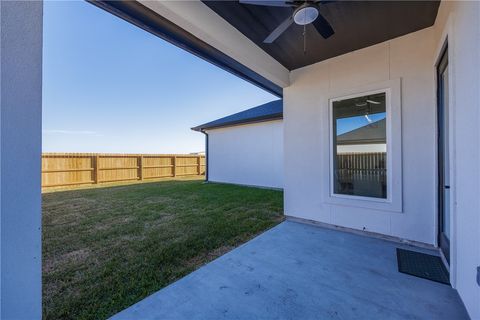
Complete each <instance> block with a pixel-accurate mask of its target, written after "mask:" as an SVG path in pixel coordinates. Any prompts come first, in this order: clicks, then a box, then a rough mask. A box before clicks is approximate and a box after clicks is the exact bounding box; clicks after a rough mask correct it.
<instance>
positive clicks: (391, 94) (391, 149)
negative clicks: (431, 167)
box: [325, 79, 403, 212]
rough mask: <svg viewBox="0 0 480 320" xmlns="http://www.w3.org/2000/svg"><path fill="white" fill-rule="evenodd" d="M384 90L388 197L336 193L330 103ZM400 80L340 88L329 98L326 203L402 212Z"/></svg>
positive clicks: (334, 153) (331, 109)
mask: <svg viewBox="0 0 480 320" xmlns="http://www.w3.org/2000/svg"><path fill="white" fill-rule="evenodd" d="M378 93H385V112H386V122H387V123H386V138H387V141H386V144H387V154H386V159H387V163H386V168H387V175H386V178H387V198H376V197H367V196H357V195H347V194H339V193H335V188H334V183H335V179H334V178H335V177H334V156H335V155H336V152H334V151H335V150H334V138H335V135H334V134H335V133H334V132H333V129H334V123H333V121H334V119H333V103H334V102H335V101H339V100H345V99H351V98H357V97H362V96H366V95H372V94H378ZM400 96H401V81H400V79H394V80H387V81H384V82H381V83H374V84H370V85H366V86H363V87H359V88H353V89H350V90H343V91H340V92H337V93H336V94H332V95H331V96H330V98H328V146H329V149H328V170H329V172H328V188H327V190H328V191H327V194H326V195H325V196H326V200H325V202H326V203H329V204H338V205H346V206H354V207H361V208H367V209H374V210H384V211H393V212H402V211H403V208H402V207H403V206H402V202H403V201H402V193H403V192H402V133H401V128H402V125H401V98H400Z"/></svg>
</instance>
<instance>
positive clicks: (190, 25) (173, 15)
mask: <svg viewBox="0 0 480 320" xmlns="http://www.w3.org/2000/svg"><path fill="white" fill-rule="evenodd" d="M139 2H140V3H141V4H142V5H144V6H145V7H147V8H149V9H151V10H153V11H154V12H156V13H157V14H159V15H161V16H162V17H164V18H166V19H168V20H169V21H171V22H172V23H174V24H176V25H177V26H179V27H180V28H182V29H184V30H185V31H187V32H189V33H191V34H192V35H194V36H195V37H197V38H198V39H200V40H202V41H204V42H206V43H208V44H209V45H211V46H212V47H214V48H216V49H217V50H219V51H221V52H223V53H224V54H226V55H228V56H230V57H231V58H233V59H235V60H236V61H238V62H239V63H241V64H243V65H244V66H246V67H248V68H249V69H251V70H253V71H254V72H256V73H258V74H259V75H261V76H263V77H264V78H266V79H268V80H270V81H271V82H273V83H275V84H276V85H278V86H280V87H282V88H285V87H288V86H289V85H290V72H289V70H288V69H287V68H285V67H284V66H282V65H281V64H280V63H279V62H278V61H277V60H275V59H274V58H272V57H271V56H270V55H268V54H267V53H266V52H265V51H263V50H262V49H261V48H260V47H258V46H257V45H256V44H255V43H254V42H253V41H251V40H250V39H248V38H247V37H246V36H244V35H243V34H242V33H241V32H240V31H238V30H237V29H235V28H234V27H233V26H232V25H231V24H230V23H228V22H227V21H225V20H224V19H223V18H222V17H220V16H219V15H218V14H216V13H215V12H214V11H213V10H212V9H210V8H209V7H207V6H206V5H205V4H204V3H202V2H201V1H200V0H192V1H159V0H155V1H152V0H139Z"/></svg>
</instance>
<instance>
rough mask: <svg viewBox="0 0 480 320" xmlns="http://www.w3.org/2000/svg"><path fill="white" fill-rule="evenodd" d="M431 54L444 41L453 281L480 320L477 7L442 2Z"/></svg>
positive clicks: (479, 55)
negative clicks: (446, 57) (447, 100)
mask: <svg viewBox="0 0 480 320" xmlns="http://www.w3.org/2000/svg"><path fill="white" fill-rule="evenodd" d="M434 27H435V28H434V29H435V41H436V43H435V53H434V57H435V58H436V57H438V55H439V54H440V50H441V48H442V46H443V44H444V43H445V41H446V40H447V39H448V58H449V83H450V92H449V99H450V103H449V105H450V128H451V132H450V137H449V138H450V146H451V148H450V161H451V166H450V170H451V173H450V176H451V177H452V179H451V191H452V194H451V196H452V201H451V210H450V211H451V213H452V215H451V223H450V227H451V228H450V234H451V235H452V236H451V239H450V241H451V242H450V250H451V252H450V256H451V272H450V273H451V278H452V283H453V285H454V287H455V288H456V289H457V290H458V293H459V294H460V296H461V298H462V300H463V302H464V304H465V306H466V308H467V310H468V312H469V314H470V317H471V318H472V319H480V285H479V284H477V282H476V276H477V267H478V266H480V197H479V195H480V125H479V124H480V2H475V1H474V2H463V1H462V2H460V1H457V2H455V1H448V2H446V1H442V3H441V5H440V9H439V12H438V16H437V21H436V22H435V26H434Z"/></svg>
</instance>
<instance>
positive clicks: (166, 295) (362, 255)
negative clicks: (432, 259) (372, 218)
mask: <svg viewBox="0 0 480 320" xmlns="http://www.w3.org/2000/svg"><path fill="white" fill-rule="evenodd" d="M399 246H401V247H404V246H402V245H398V244H396V243H393V242H389V241H385V240H380V239H375V238H370V237H366V236H362V235H356V234H351V233H346V232H340V231H336V230H330V229H325V228H320V227H316V226H312V225H306V224H301V223H297V222H292V221H286V222H283V223H281V224H280V225H278V226H276V227H275V228H273V229H271V230H269V231H267V232H265V233H264V234H262V235H260V236H258V237H257V238H255V239H253V240H251V241H249V242H248V243H246V244H244V245H243V246H241V247H239V248H237V249H235V250H233V251H231V252H229V253H227V254H225V255H224V256H222V257H220V258H218V259H216V260H215V261H213V262H211V263H209V264H207V265H206V266H204V267H202V268H200V269H199V270H197V271H195V272H193V273H191V274H189V275H188V276H186V277H184V278H182V279H180V280H179V281H177V282H175V283H173V284H171V285H170V286H168V287H166V288H164V289H162V290H160V291H158V292H156V293H154V294H152V295H151V296H149V297H147V298H146V299H144V300H142V301H140V302H138V303H137V304H135V305H133V306H131V307H130V308H128V309H126V310H124V311H122V312H120V313H118V314H117V315H115V316H113V317H112V319H115V320H120V319H468V315H467V313H466V311H465V308H464V306H463V304H462V302H461V301H460V298H459V297H458V294H457V292H456V291H455V290H454V289H452V288H451V287H450V286H448V285H444V284H440V283H436V282H432V281H429V280H424V279H420V278H416V277H413V276H409V275H406V274H402V273H399V272H398V271H397V261H396V253H395V248H396V247H399ZM422 251H425V249H422Z"/></svg>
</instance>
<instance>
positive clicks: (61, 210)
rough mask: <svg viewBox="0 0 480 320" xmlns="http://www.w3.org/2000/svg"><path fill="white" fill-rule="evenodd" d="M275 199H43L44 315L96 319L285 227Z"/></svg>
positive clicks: (211, 190) (240, 194)
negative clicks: (260, 236) (251, 240)
mask: <svg viewBox="0 0 480 320" xmlns="http://www.w3.org/2000/svg"><path fill="white" fill-rule="evenodd" d="M282 198H283V194H282V192H281V191H274V190H265V189H257V188H248V187H240V186H233V185H224V184H204V183H203V182H202V181H198V180H197V181H163V182H155V183H144V184H135V185H127V186H116V187H105V188H95V189H84V190H74V191H62V192H53V193H45V194H43V315H44V317H45V318H47V319H104V318H107V317H108V316H111V315H113V314H115V313H116V312H118V311H120V310H122V309H124V308H126V307H128V306H130V305H132V304H133V303H135V302H137V301H139V300H141V299H142V298H144V297H146V296H148V295H149V294H151V293H153V292H155V291H157V290H159V289H160V288H162V287H165V286H166V285H168V284H170V283H172V282H173V281H175V280H177V279H179V278H181V277H183V276H185V275H186V274H188V273H190V272H192V271H193V270H195V269H197V268H198V267H200V266H202V265H203V264H205V263H207V262H209V261H211V260H213V259H215V258H216V257H218V256H220V255H222V254H224V253H226V252H227V251H229V250H231V249H233V248H234V247H236V246H238V245H240V244H242V243H244V242H246V241H247V240H249V239H251V238H252V237H254V236H255V235H257V234H259V233H261V232H262V231H265V230H267V229H269V228H271V227H272V226H274V225H276V224H278V223H279V222H280V221H282V219H283V215H282V213H283V200H282Z"/></svg>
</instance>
